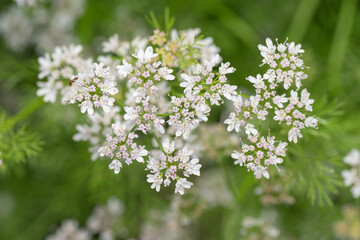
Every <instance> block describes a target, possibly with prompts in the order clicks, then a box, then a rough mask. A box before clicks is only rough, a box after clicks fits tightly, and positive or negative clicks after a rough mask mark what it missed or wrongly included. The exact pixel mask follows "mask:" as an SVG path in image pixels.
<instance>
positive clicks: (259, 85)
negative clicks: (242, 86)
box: [247, 74, 265, 89]
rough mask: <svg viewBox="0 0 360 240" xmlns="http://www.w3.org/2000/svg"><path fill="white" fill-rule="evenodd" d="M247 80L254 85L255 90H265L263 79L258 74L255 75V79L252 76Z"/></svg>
mask: <svg viewBox="0 0 360 240" xmlns="http://www.w3.org/2000/svg"><path fill="white" fill-rule="evenodd" d="M247 80H248V81H249V82H251V83H253V84H254V87H255V88H256V89H262V88H265V84H264V81H263V78H262V77H261V75H260V74H257V75H256V78H254V77H253V76H249V77H248V78H247Z"/></svg>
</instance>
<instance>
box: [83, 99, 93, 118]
mask: <svg viewBox="0 0 360 240" xmlns="http://www.w3.org/2000/svg"><path fill="white" fill-rule="evenodd" d="M80 111H81V113H85V112H86V111H87V112H88V114H90V115H91V114H94V108H93V103H92V102H91V101H90V100H85V101H83V102H82V103H81V104H80Z"/></svg>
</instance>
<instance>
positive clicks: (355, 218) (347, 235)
mask: <svg viewBox="0 0 360 240" xmlns="http://www.w3.org/2000/svg"><path fill="white" fill-rule="evenodd" d="M341 210H342V211H341V212H342V219H341V220H339V221H337V222H335V223H334V225H333V230H334V233H335V235H336V236H337V237H338V238H339V239H349V240H358V239H360V231H359V226H360V214H359V213H360V208H359V206H353V205H345V206H343V207H342V209H341Z"/></svg>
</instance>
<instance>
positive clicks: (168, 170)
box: [147, 139, 201, 195]
mask: <svg viewBox="0 0 360 240" xmlns="http://www.w3.org/2000/svg"><path fill="white" fill-rule="evenodd" d="M161 150H162V152H161V153H160V154H159V155H160V156H159V157H158V158H153V157H149V161H148V164H147V169H148V170H149V171H150V172H151V174H148V175H147V181H148V182H149V183H152V185H151V188H155V189H156V191H157V192H158V191H160V187H161V184H163V186H164V187H167V186H169V185H170V183H171V181H176V184H175V193H177V192H178V193H180V194H181V195H182V194H184V189H186V188H190V187H191V186H192V185H193V184H192V183H191V182H189V181H187V180H186V178H185V177H190V175H196V176H200V168H201V164H199V159H198V158H191V155H192V154H193V150H191V149H190V148H189V147H188V146H185V147H183V148H182V149H180V150H178V151H177V149H176V145H175V142H174V141H170V140H169V139H166V140H165V141H163V142H162V149H161ZM179 172H182V174H183V176H184V177H181V176H179Z"/></svg>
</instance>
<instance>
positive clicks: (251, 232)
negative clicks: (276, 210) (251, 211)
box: [240, 216, 280, 240]
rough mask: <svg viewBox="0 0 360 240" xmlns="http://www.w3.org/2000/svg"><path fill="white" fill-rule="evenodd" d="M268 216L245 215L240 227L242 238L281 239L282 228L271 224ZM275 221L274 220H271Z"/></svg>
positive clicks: (253, 239) (251, 239)
mask: <svg viewBox="0 0 360 240" xmlns="http://www.w3.org/2000/svg"><path fill="white" fill-rule="evenodd" d="M267 218H268V217H266V216H261V217H259V218H255V217H252V216H246V217H244V219H243V221H242V226H241V229H240V235H241V238H242V239H249V240H255V239H266V240H271V239H279V237H280V230H279V229H278V228H277V227H275V226H274V225H271V224H269V222H270V221H269V219H267ZM271 222H273V221H271Z"/></svg>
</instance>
